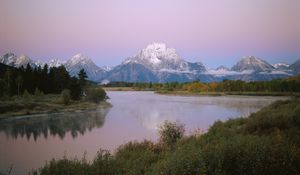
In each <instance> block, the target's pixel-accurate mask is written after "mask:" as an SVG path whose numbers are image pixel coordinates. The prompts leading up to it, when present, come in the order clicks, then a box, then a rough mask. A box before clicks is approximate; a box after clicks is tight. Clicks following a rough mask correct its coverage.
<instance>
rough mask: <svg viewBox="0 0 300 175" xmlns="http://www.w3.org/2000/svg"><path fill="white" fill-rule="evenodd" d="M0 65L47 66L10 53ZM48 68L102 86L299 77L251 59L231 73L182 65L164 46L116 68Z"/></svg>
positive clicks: (72, 64) (80, 60)
mask: <svg viewBox="0 0 300 175" xmlns="http://www.w3.org/2000/svg"><path fill="white" fill-rule="evenodd" d="M0 63H3V64H5V65H9V66H13V67H20V66H26V65H27V64H30V65H31V66H44V65H45V64H46V63H45V62H42V61H33V60H31V59H30V58H29V57H27V56H25V55H22V56H20V57H18V56H16V55H15V54H13V53H7V54H5V55H3V56H1V57H0ZM47 64H48V66H49V67H58V66H60V65H64V66H65V67H66V69H67V70H68V71H69V73H70V75H71V76H77V74H78V72H79V71H80V69H84V70H85V71H86V73H87V75H88V79H89V80H92V81H95V82H102V83H104V82H105V83H107V82H110V81H127V82H162V83H163V82H174V81H177V82H188V81H195V80H199V81H202V82H212V81H223V80H224V79H229V80H243V81H265V80H272V79H277V78H285V77H288V76H292V75H295V74H299V73H300V60H298V61H296V62H295V63H294V64H292V65H290V66H289V65H288V64H285V63H277V64H274V65H271V64H269V63H268V62H267V61H265V60H263V59H260V58H256V57H254V56H248V57H242V58H241V60H239V61H238V62H237V63H236V64H235V65H234V66H233V67H232V68H231V69H229V68H227V67H224V66H220V67H218V68H216V69H207V68H206V67H205V66H204V65H203V64H202V63H201V62H196V63H191V62H188V61H185V60H184V59H182V58H181V57H180V55H179V54H178V53H177V52H176V50H175V49H173V48H169V47H167V46H166V44H164V43H152V44H149V45H148V46H146V47H145V48H144V49H142V50H140V51H139V52H138V53H137V54H136V55H134V56H132V57H128V58H127V59H125V60H124V61H123V62H122V63H121V64H120V65H117V66H115V67H108V66H103V67H98V66H97V65H96V64H95V63H94V62H93V61H92V60H91V59H90V58H88V57H86V56H84V55H82V54H77V55H75V56H73V57H72V58H71V59H69V60H67V61H66V62H63V61H60V60H59V59H52V60H50V61H49V62H47Z"/></svg>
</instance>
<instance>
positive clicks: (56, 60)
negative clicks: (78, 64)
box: [48, 58, 65, 67]
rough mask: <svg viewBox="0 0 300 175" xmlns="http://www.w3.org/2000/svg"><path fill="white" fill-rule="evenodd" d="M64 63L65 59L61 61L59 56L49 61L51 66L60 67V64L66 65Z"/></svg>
mask: <svg viewBox="0 0 300 175" xmlns="http://www.w3.org/2000/svg"><path fill="white" fill-rule="evenodd" d="M64 64H65V62H64V61H61V60H59V59H57V58H55V59H51V60H49V61H48V66H49V67H59V66H61V65H64Z"/></svg>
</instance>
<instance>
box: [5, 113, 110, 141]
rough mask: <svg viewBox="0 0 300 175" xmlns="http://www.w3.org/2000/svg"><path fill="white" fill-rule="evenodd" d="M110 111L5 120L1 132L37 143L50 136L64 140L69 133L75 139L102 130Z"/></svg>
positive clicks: (10, 136)
mask: <svg viewBox="0 0 300 175" xmlns="http://www.w3.org/2000/svg"><path fill="white" fill-rule="evenodd" d="M108 112H109V109H108V108H107V109H101V110H95V111H88V112H87V111H85V112H69V113H58V114H47V115H46V114H44V115H32V116H26V117H18V118H14V119H3V120H1V122H0V132H4V133H5V134H6V136H7V137H8V138H13V139H17V138H18V137H22V138H23V137H26V138H27V140H30V138H33V139H34V140H35V141H36V140H37V139H38V138H39V137H42V136H43V137H44V138H47V137H48V135H51V136H58V137H59V138H61V139H63V138H64V137H65V135H66V133H67V132H70V133H71V135H72V137H73V138H76V137H77V136H78V135H79V134H81V135H84V133H85V132H87V131H91V130H92V129H93V128H100V127H102V126H103V124H104V122H105V116H106V115H107V113H108Z"/></svg>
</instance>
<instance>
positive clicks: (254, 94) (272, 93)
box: [155, 91, 300, 97]
mask: <svg viewBox="0 0 300 175" xmlns="http://www.w3.org/2000/svg"><path fill="white" fill-rule="evenodd" d="M155 93H157V94H164V95H183V96H224V95H243V96H293V97H300V92H234V91H233V92H190V91H155Z"/></svg>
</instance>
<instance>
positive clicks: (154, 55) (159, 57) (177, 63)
mask: <svg viewBox="0 0 300 175" xmlns="http://www.w3.org/2000/svg"><path fill="white" fill-rule="evenodd" d="M128 63H137V64H142V65H143V66H145V67H147V68H148V69H150V70H152V71H154V72H157V71H167V72H180V71H183V72H188V71H190V69H189V64H188V62H186V61H184V60H183V59H181V58H180V56H179V54H178V53H177V52H176V50H175V49H173V48H168V47H167V46H166V44H164V43H152V44H150V45H148V46H147V47H146V48H145V49H142V50H141V51H140V52H139V53H138V54H137V55H136V56H134V57H129V58H127V59H126V60H125V61H124V62H123V64H128Z"/></svg>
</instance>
